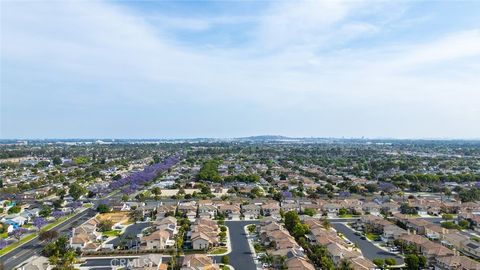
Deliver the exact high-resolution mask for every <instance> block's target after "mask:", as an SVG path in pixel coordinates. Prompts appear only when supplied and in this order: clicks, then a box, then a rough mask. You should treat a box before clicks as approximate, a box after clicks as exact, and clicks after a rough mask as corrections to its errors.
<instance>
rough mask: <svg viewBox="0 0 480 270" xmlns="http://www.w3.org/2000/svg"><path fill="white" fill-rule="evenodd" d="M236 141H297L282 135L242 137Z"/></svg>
mask: <svg viewBox="0 0 480 270" xmlns="http://www.w3.org/2000/svg"><path fill="white" fill-rule="evenodd" d="M235 139H236V140H242V141H283V140H296V139H294V138H290V137H286V136H280V135H259V136H249V137H241V138H235Z"/></svg>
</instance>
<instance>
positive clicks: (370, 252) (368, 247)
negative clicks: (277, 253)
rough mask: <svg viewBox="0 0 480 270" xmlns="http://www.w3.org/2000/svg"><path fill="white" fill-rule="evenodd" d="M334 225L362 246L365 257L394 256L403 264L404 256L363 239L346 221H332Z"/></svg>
mask: <svg viewBox="0 0 480 270" xmlns="http://www.w3.org/2000/svg"><path fill="white" fill-rule="evenodd" d="M332 227H334V228H335V229H336V230H337V231H338V232H340V233H342V234H343V235H344V236H345V237H346V238H347V239H348V240H350V241H351V242H353V243H355V244H357V246H358V247H359V248H360V250H361V251H362V254H363V256H364V257H365V258H367V259H369V260H373V259H376V258H381V259H387V258H393V259H395V261H396V262H397V264H403V258H402V257H400V256H398V255H396V254H393V253H390V252H387V251H385V250H383V249H381V248H379V247H377V246H375V245H374V244H372V243H371V242H370V241H368V240H363V239H362V238H361V236H358V235H355V232H354V231H353V230H352V229H351V228H349V227H348V226H347V225H345V224H344V223H332Z"/></svg>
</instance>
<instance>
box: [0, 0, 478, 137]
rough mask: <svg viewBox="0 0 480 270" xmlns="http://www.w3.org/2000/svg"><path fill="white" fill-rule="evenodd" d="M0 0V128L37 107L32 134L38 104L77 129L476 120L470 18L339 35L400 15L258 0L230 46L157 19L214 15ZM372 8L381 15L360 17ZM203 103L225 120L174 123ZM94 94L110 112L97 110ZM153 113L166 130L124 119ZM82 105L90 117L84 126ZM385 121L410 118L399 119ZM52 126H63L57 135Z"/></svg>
mask: <svg viewBox="0 0 480 270" xmlns="http://www.w3.org/2000/svg"><path fill="white" fill-rule="evenodd" d="M2 6H3V8H2V19H1V20H2V21H1V23H2V28H1V30H2V41H1V46H2V48H1V53H2V55H1V57H2V71H1V72H2V78H3V79H2V92H3V93H2V103H3V104H2V130H1V134H0V136H2V137H14V136H32V135H31V134H32V132H34V131H33V130H38V129H39V128H42V127H39V126H38V125H35V124H33V123H35V122H38V120H39V119H42V120H43V121H42V123H45V126H43V130H44V131H43V133H42V134H47V135H45V136H48V135H51V134H55V133H53V132H51V131H49V127H50V126H53V125H55V124H56V121H57V120H56V119H55V118H52V117H51V116H49V115H50V113H51V111H50V110H45V113H43V112H42V107H43V106H50V107H54V108H56V109H57V110H61V111H62V112H64V113H65V115H66V116H65V117H67V116H68V117H71V118H72V119H74V120H76V121H77V122H78V123H83V124H82V125H80V126H79V127H78V128H77V129H76V128H75V127H73V128H72V132H84V134H90V136H101V135H104V134H106V135H107V136H121V135H116V134H109V133H108V132H109V130H112V128H113V127H115V128H116V129H115V130H117V129H118V125H122V124H123V125H124V126H125V128H123V129H122V128H120V129H119V130H120V131H123V132H126V133H127V134H130V135H129V136H144V137H145V136H147V137H148V136H175V135H176V136H188V135H187V134H186V132H187V131H188V132H190V133H192V132H193V133H194V134H191V135H190V136H202V135H210V136H215V135H216V136H233V135H235V134H234V132H237V133H238V130H244V132H245V133H260V132H267V133H284V134H286V135H305V136H306V135H317V136H322V135H324V136H343V135H345V136H362V135H367V136H396V137H412V136H430V137H433V136H442V137H444V136H452V137H453V136H461V137H472V136H475V134H480V130H479V129H478V127H471V126H470V124H469V123H471V122H472V121H477V122H480V114H478V109H476V108H479V107H480V92H479V91H478V85H480V79H479V78H478V74H479V73H480V67H479V65H478V64H476V63H479V62H478V60H479V58H480V50H479V48H480V37H479V30H478V29H469V30H464V31H459V32H453V33H445V34H443V35H441V36H438V37H436V38H434V39H431V40H426V41H420V42H416V43H412V42H411V41H408V42H402V41H401V40H400V41H397V42H395V44H394V45H392V44H391V43H389V44H382V43H379V45H375V46H371V47H370V46H350V45H352V43H354V42H355V41H356V40H357V39H365V38H373V37H375V36H376V35H377V34H379V33H382V31H384V29H385V28H389V29H390V26H391V24H394V23H395V22H396V21H398V22H399V23H402V18H401V17H398V15H397V13H395V12H392V11H391V9H392V6H391V5H388V4H386V3H383V2H373V3H372V2H359V1H347V2H341V1H302V2H272V4H271V6H270V8H269V9H267V10H265V11H264V12H263V13H262V14H263V15H261V16H259V17H258V18H245V17H241V16H240V17H239V18H242V19H241V20H240V21H242V20H245V21H248V22H249V23H252V22H254V23H255V24H256V26H255V27H254V28H253V30H251V31H252V32H251V33H250V34H251V35H250V36H251V40H250V42H248V44H246V45H244V46H242V47H239V46H232V47H230V48H224V47H215V46H213V47H212V48H205V47H203V46H202V47H197V46H194V45H185V44H183V43H181V42H177V41H176V40H174V39H173V38H172V36H171V35H168V34H167V33H166V32H167V31H173V30H176V29H186V30H192V31H199V32H202V31H206V30H212V29H214V27H215V25H217V24H225V23H229V19H228V17H223V16H220V15H219V16H217V17H215V19H208V18H206V19H203V18H192V19H185V18H184V17H182V16H179V17H175V16H172V15H162V16H160V15H159V16H155V17H156V18H157V20H156V21H155V20H153V21H152V19H151V18H145V17H142V16H138V13H133V12H131V11H130V10H128V9H127V8H126V7H120V6H118V5H115V4H112V3H105V2H89V1H87V2H85V1H82V2H55V3H53V2H43V3H39V2H6V3H2ZM394 7H395V8H398V10H399V12H400V13H402V14H403V12H404V11H405V9H404V7H402V6H399V5H395V6H394ZM366 8H370V9H369V11H365V10H366ZM372 13H375V14H373V15H377V13H378V14H381V16H380V15H379V17H380V18H381V19H379V20H377V21H372V20H367V19H365V16H366V15H369V14H372ZM388 14H391V16H390V15H388ZM389 16H390V17H391V18H390V19H389ZM366 17H368V16H366ZM237 19H238V18H231V20H230V22H231V21H236V23H238V22H239V20H237ZM159 24H161V25H159ZM387 24H388V25H387ZM232 31H233V30H232ZM191 43H192V42H190V43H189V44H191ZM180 44H181V45H180ZM475 60H476V61H475ZM25 78H27V79H26V80H25ZM22 79H24V81H21V80H22ZM59 103H62V104H59ZM72 106H73V107H74V108H75V109H74V110H72V111H70V112H69V111H68V108H72ZM216 107H217V108H219V109H218V110H219V111H218V114H216V117H217V118H216V119H215V120H213V121H219V122H220V123H224V125H225V126H223V127H219V126H217V127H210V126H208V129H203V127H198V129H197V130H185V129H183V128H181V127H178V125H179V123H182V124H181V125H191V126H192V127H196V122H198V120H199V119H201V118H202V117H210V116H211V115H212V114H214V113H213V112H212V111H211V110H214V111H215V108H216ZM102 108H103V110H111V111H112V113H113V111H115V112H116V114H117V115H118V116H119V119H118V120H112V119H111V118H107V117H106V116H102V115H101V114H102ZM121 108H125V110H122V109H121ZM30 110H35V111H36V112H38V113H35V114H31V113H28V111H30ZM247 110H250V111H251V112H252V115H250V113H248V112H247ZM26 112H27V113H26ZM259 114H262V117H259V116H258V115H259ZM92 115H97V116H98V118H92ZM106 115H108V116H109V117H110V116H111V115H110V114H109V113H107V114H106ZM157 115H158V116H168V117H169V118H171V120H169V121H168V122H167V124H168V129H170V130H171V131H165V129H164V128H161V127H158V128H155V129H154V130H148V129H146V130H145V131H142V130H137V131H135V132H133V131H131V128H129V125H135V126H136V124H134V123H135V121H150V122H151V121H155V120H156V119H157V117H156V116H157ZM145 117H146V118H147V120H143V119H139V118H145ZM245 117H247V118H248V119H247V120H249V121H246V119H244V118H245ZM85 118H89V119H90V120H91V121H93V122H95V124H94V126H96V127H97V128H99V129H102V128H103V129H104V130H102V131H91V130H87V131H84V130H85V129H88V125H87V124H86V123H85ZM438 119H444V120H445V121H438ZM462 119H463V120H462ZM399 121H400V122H405V123H410V125H412V127H410V128H406V129H405V128H404V126H403V125H402V124H401V123H400V122H399ZM19 123H21V125H22V126H24V125H27V126H28V125H29V124H30V125H31V127H32V129H28V128H25V127H22V128H19V127H18V125H19ZM235 123H241V125H240V126H235V125H236V124H235ZM320 123H323V126H321V127H320V126H319V125H320ZM360 123H363V124H360ZM445 123H449V125H445ZM467 126H468V127H469V129H468V130H466V129H465V130H462V129H464V127H467ZM149 128H150V127H149ZM211 128H213V130H212V131H209V130H211ZM139 129H141V128H139ZM225 129H227V130H228V129H231V130H232V132H231V133H229V132H227V131H225ZM52 130H54V129H52ZM82 130H83V131H82ZM54 131H55V132H58V130H54ZM63 132H65V131H63ZM88 132H90V133H88ZM132 132H133V133H132ZM149 132H150V133H149ZM190 133H189V134H190ZM245 133H243V135H246V134H245ZM62 134H63V135H65V136H75V135H72V134H71V133H68V132H67V133H60V134H59V135H57V136H61V135H62ZM436 134H437V135H436ZM127 137H128V136H127Z"/></svg>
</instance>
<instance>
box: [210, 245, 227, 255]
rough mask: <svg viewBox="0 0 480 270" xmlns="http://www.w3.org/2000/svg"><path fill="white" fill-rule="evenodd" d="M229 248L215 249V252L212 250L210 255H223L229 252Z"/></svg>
mask: <svg viewBox="0 0 480 270" xmlns="http://www.w3.org/2000/svg"><path fill="white" fill-rule="evenodd" d="M227 250H228V249H227V248H226V247H220V248H215V249H214V250H212V251H211V252H210V254H223V253H225V252H227Z"/></svg>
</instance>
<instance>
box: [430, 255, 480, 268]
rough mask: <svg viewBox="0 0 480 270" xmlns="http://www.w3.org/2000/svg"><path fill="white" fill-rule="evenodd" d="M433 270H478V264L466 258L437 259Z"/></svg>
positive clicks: (479, 266)
mask: <svg viewBox="0 0 480 270" xmlns="http://www.w3.org/2000/svg"><path fill="white" fill-rule="evenodd" d="M435 270H480V263H479V262H477V261H474V260H472V259H470V258H468V257H466V256H447V257H438V258H436V259H435Z"/></svg>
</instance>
